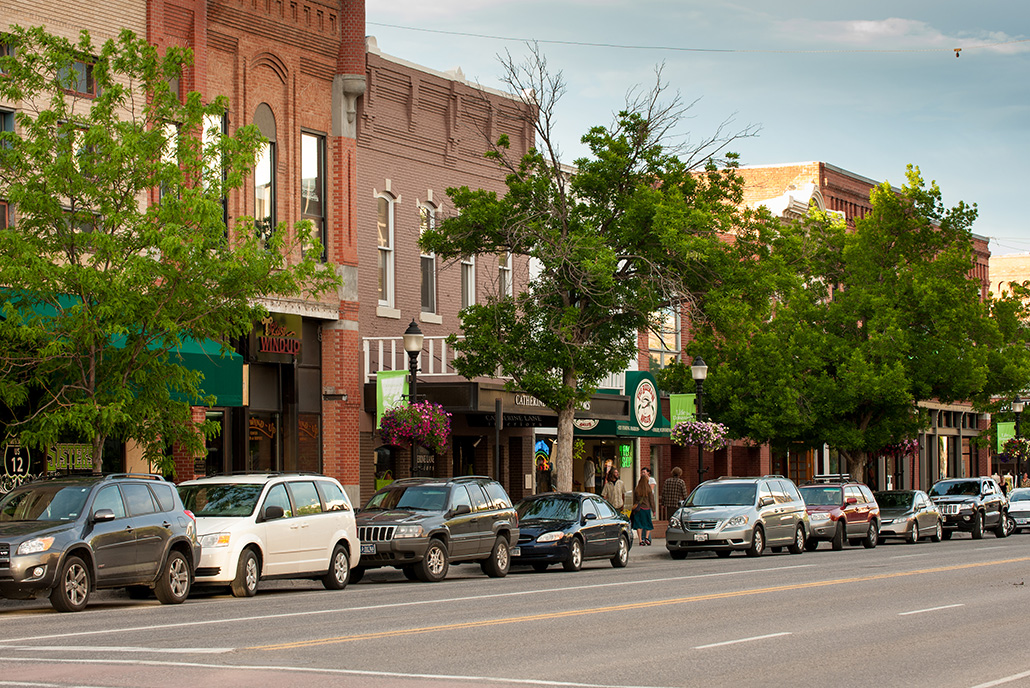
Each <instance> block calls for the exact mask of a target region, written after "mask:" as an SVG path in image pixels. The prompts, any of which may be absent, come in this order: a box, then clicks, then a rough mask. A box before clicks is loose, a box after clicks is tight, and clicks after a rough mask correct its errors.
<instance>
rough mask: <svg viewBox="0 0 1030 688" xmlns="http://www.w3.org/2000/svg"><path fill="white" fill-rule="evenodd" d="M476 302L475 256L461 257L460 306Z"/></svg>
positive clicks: (467, 305)
mask: <svg viewBox="0 0 1030 688" xmlns="http://www.w3.org/2000/svg"><path fill="white" fill-rule="evenodd" d="M475 302H476V257H475V256H465V257H464V258H462V259H461V308H462V310H464V309H466V308H468V307H469V306H471V305H472V304H474V303H475Z"/></svg>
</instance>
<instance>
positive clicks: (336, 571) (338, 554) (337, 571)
mask: <svg viewBox="0 0 1030 688" xmlns="http://www.w3.org/2000/svg"><path fill="white" fill-rule="evenodd" d="M349 582H350V557H348V556H347V550H346V549H344V547H343V545H340V544H337V545H336V547H334V548H333V556H332V557H330V559H329V570H328V571H326V572H325V575H324V576H322V585H323V586H325V589H326V590H343V589H344V588H346V587H347V583H349Z"/></svg>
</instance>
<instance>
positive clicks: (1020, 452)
mask: <svg viewBox="0 0 1030 688" xmlns="http://www.w3.org/2000/svg"><path fill="white" fill-rule="evenodd" d="M1001 450H1002V454H1003V455H1008V456H1009V457H1010V458H1009V459H1008V460H1010V461H1012V460H1016V461H1026V460H1027V459H1030V438H1026V437H1013V438H1012V439H1010V440H1008V441H1007V442H1005V444H1004V445H1003V446H1002V448H1001ZM999 456H1000V455H999Z"/></svg>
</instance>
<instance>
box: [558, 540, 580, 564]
mask: <svg viewBox="0 0 1030 688" xmlns="http://www.w3.org/2000/svg"><path fill="white" fill-rule="evenodd" d="M561 567H562V568H563V569H565V570H566V571H579V570H580V569H581V568H583V541H582V540H580V539H579V538H578V537H574V538H572V542H571V543H570V544H569V556H568V557H567V558H566V559H565V561H563V562H562V563H561Z"/></svg>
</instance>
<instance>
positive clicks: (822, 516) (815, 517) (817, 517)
mask: <svg viewBox="0 0 1030 688" xmlns="http://www.w3.org/2000/svg"><path fill="white" fill-rule="evenodd" d="M808 520H809V521H829V520H830V515H829V514H828V513H826V512H825V511H817V512H816V513H814V514H809V515H808Z"/></svg>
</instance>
